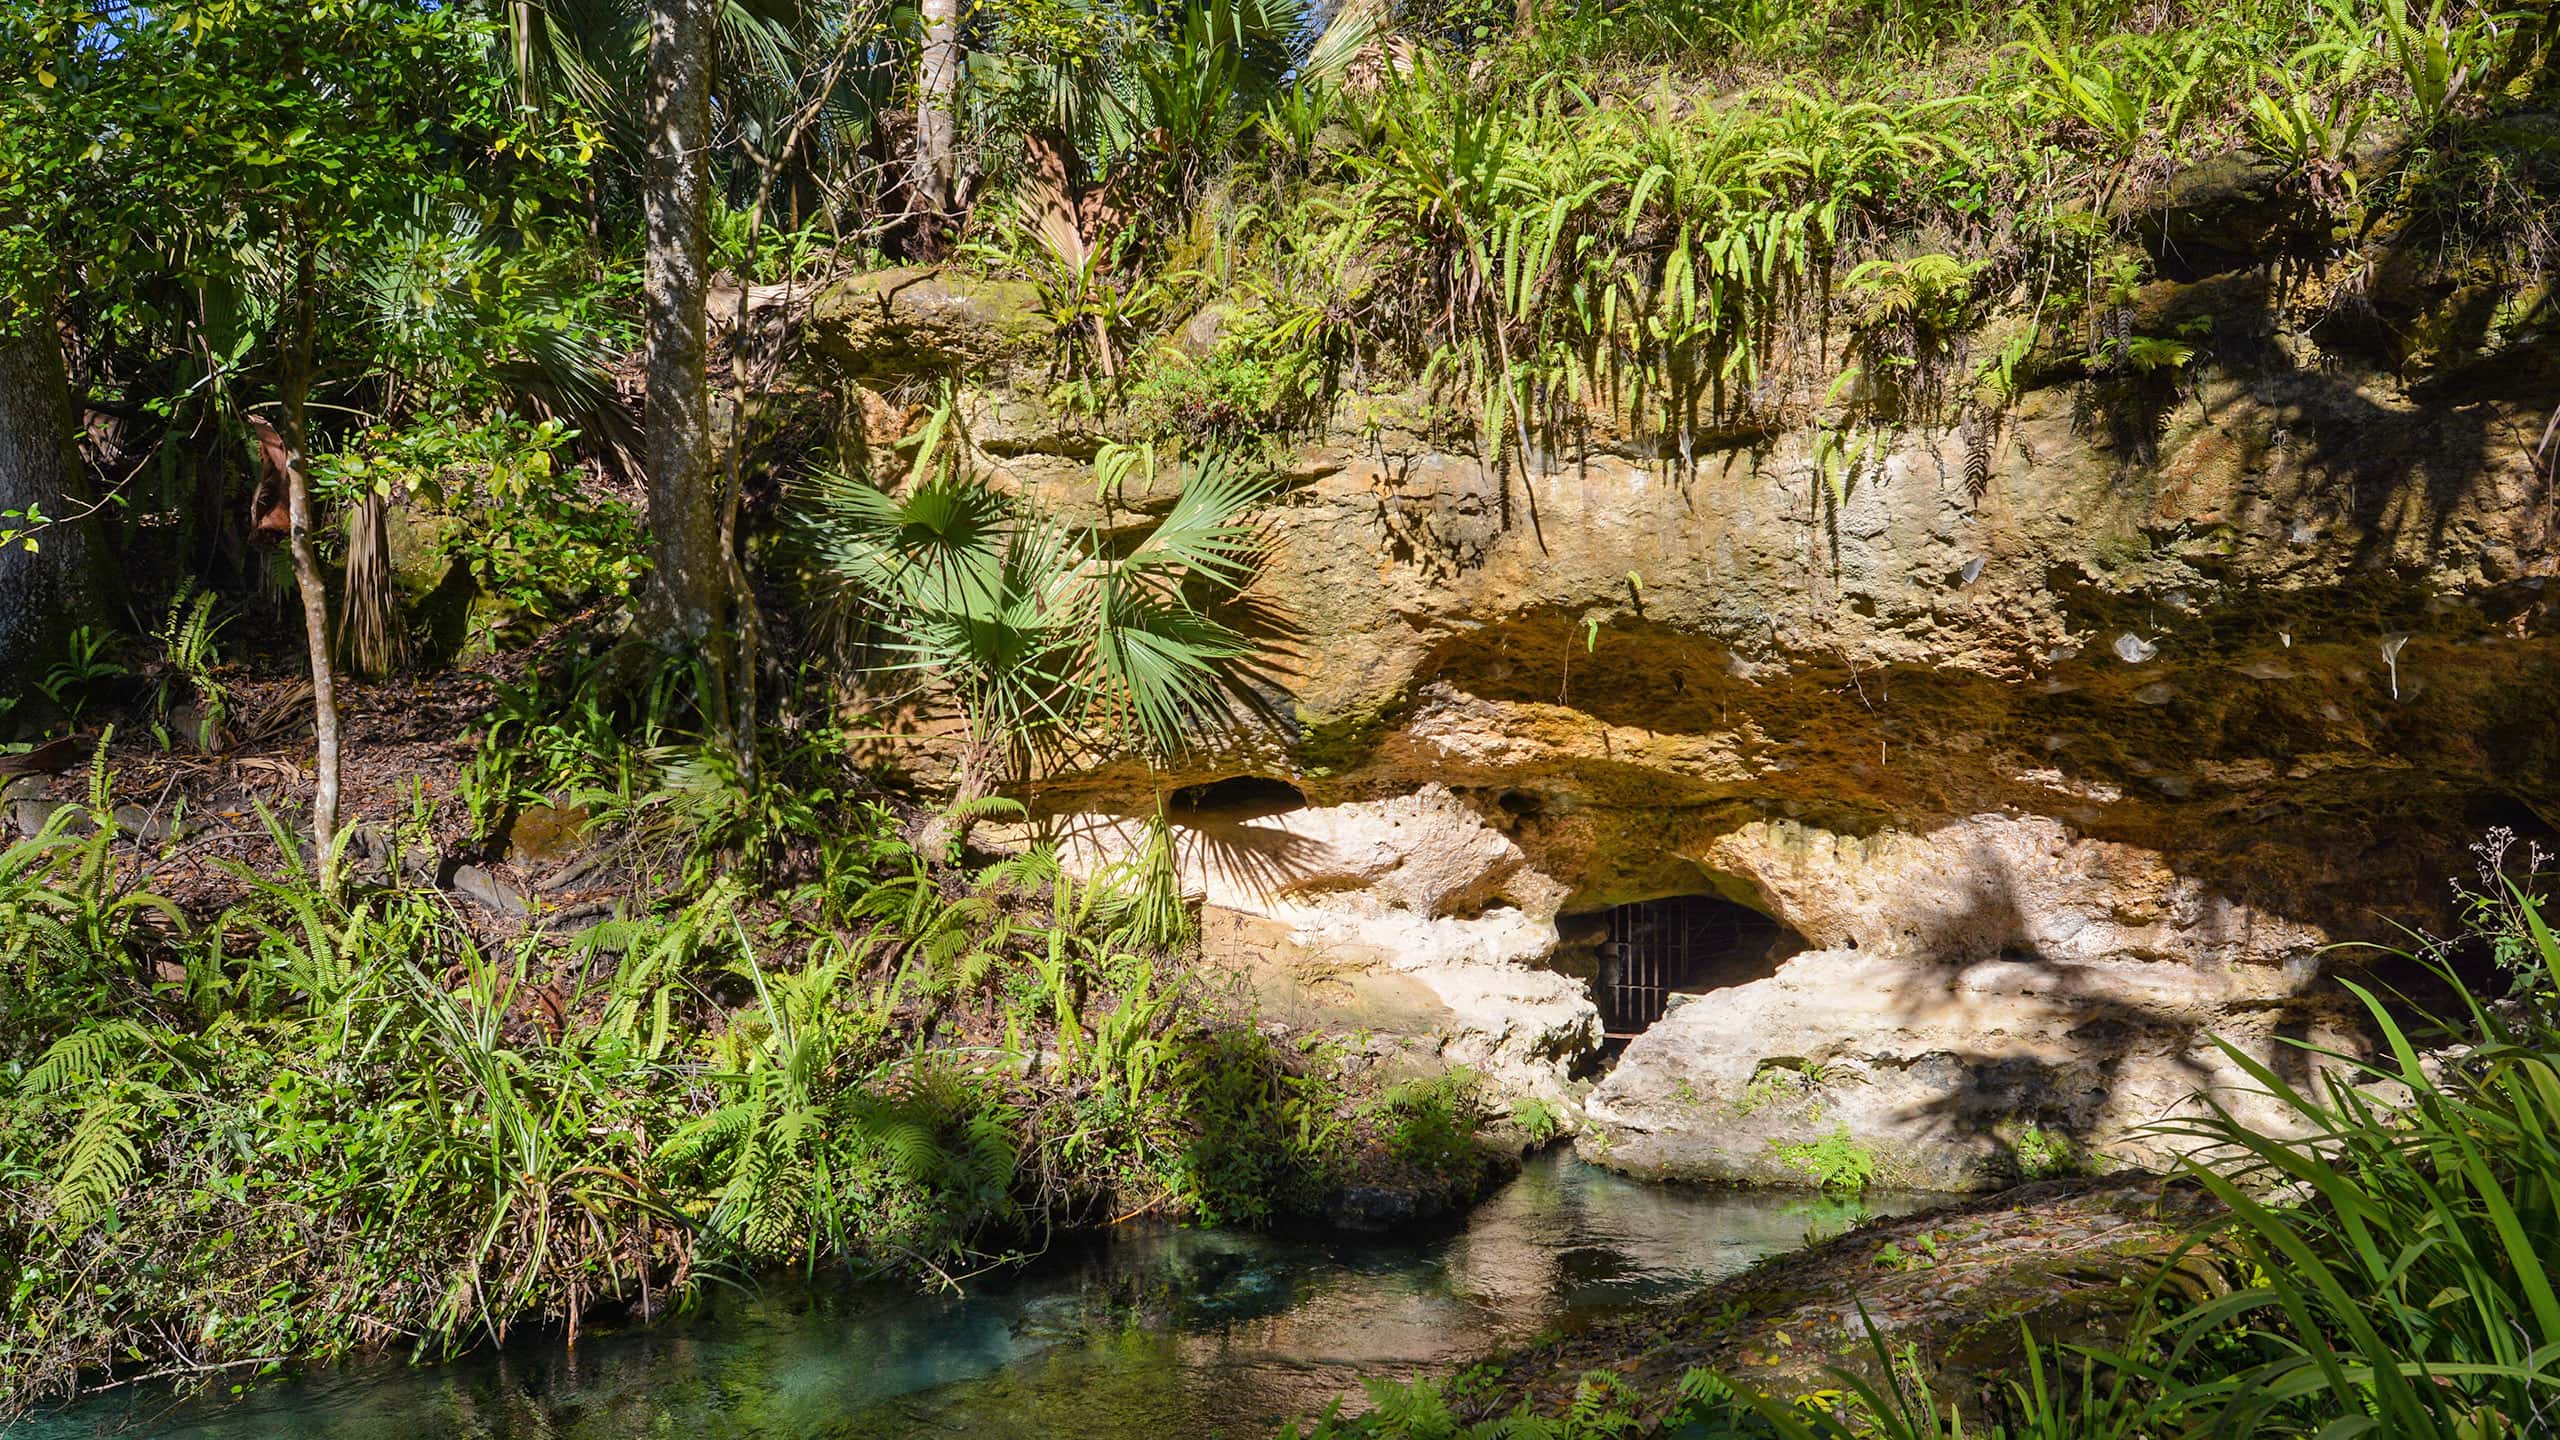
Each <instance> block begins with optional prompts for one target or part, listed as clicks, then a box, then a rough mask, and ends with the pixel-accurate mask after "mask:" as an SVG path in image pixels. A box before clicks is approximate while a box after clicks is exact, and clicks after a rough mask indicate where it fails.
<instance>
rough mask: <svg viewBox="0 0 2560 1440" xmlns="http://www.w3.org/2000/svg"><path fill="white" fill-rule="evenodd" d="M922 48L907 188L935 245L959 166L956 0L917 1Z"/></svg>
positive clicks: (947, 217) (955, 183)
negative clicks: (913, 148) (920, 6)
mask: <svg viewBox="0 0 2560 1440" xmlns="http://www.w3.org/2000/svg"><path fill="white" fill-rule="evenodd" d="M923 20H924V52H923V55H922V56H921V57H920V62H919V64H918V65H917V68H916V153H915V170H914V174H913V179H912V182H911V183H912V186H913V189H914V191H915V205H916V210H917V212H918V216H919V218H920V219H921V221H922V225H921V227H920V228H921V229H922V230H923V231H924V233H925V234H926V235H927V236H928V237H930V240H929V243H931V244H935V245H938V244H939V243H940V240H941V235H942V230H943V226H944V225H945V223H946V222H947V221H948V220H949V218H950V215H951V211H952V198H953V192H954V190H955V188H956V185H957V181H958V177H959V165H960V156H959V151H960V0H923Z"/></svg>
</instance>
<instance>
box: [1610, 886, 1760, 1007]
mask: <svg viewBox="0 0 2560 1440" xmlns="http://www.w3.org/2000/svg"><path fill="white" fill-rule="evenodd" d="M1608 921H1609V938H1608V939H1607V940H1604V941H1602V942H1601V945H1600V970H1599V974H1598V976H1597V977H1596V978H1595V980H1594V983H1593V988H1594V990H1595V991H1596V992H1597V993H1596V994H1595V995H1594V997H1593V998H1594V999H1595V1000H1597V1001H1598V1003H1599V1006H1600V1022H1601V1028H1602V1030H1603V1031H1604V1032H1605V1033H1606V1034H1607V1036H1608V1038H1609V1039H1611V1040H1616V1041H1625V1040H1631V1039H1634V1038H1635V1037H1636V1036H1637V1035H1638V1034H1640V1033H1642V1032H1643V1030H1644V1029H1645V1028H1646V1027H1647V1026H1649V1025H1651V1024H1653V1022H1654V1021H1656V1020H1659V1019H1661V1018H1662V1014H1663V1011H1665V1010H1666V1009H1668V1008H1670V1005H1671V997H1672V996H1674V995H1680V994H1695V993H1698V992H1700V991H1704V990H1716V989H1721V988H1723V987H1725V986H1727V985H1741V984H1745V983H1748V982H1750V981H1753V980H1760V979H1766V978H1767V977H1768V976H1770V975H1774V974H1776V973H1777V969H1778V962H1779V961H1780V960H1783V959H1785V958H1786V957H1787V956H1789V955H1791V954H1794V953H1795V952H1796V951H1798V950H1800V949H1802V948H1804V947H1803V942H1802V941H1801V940H1798V939H1797V938H1796V937H1795V935H1794V933H1793V932H1792V931H1789V930H1788V929H1787V928H1786V927H1785V926H1783V925H1781V924H1779V923H1778V922H1777V921H1775V920H1772V919H1770V918H1769V917H1768V916H1766V915H1763V914H1761V913H1760V912H1759V911H1757V910H1754V909H1752V908H1751V907H1749V906H1747V905H1737V904H1735V903H1733V902H1732V901H1730V900H1726V899H1722V898H1719V897H1717V896H1713V895H1675V896H1672V897H1671V898H1669V899H1667V900H1642V901H1638V902H1637V903H1635V904H1633V905H1621V906H1619V907H1617V908H1616V909H1614V910H1611V911H1610V912H1609V915H1608Z"/></svg>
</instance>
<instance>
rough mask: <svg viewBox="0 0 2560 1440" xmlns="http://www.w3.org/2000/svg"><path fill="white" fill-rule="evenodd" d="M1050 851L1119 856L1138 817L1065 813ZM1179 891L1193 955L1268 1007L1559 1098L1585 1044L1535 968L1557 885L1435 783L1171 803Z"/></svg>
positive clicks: (1586, 1037)
mask: <svg viewBox="0 0 2560 1440" xmlns="http://www.w3.org/2000/svg"><path fill="white" fill-rule="evenodd" d="M1051 830H1052V834H1053V838H1054V843H1055V844H1056V845H1057V847H1058V853H1059V858H1060V860H1061V862H1062V863H1063V864H1065V865H1066V866H1067V867H1068V868H1069V869H1070V870H1071V871H1073V872H1076V873H1080V874H1093V873H1097V872H1099V871H1102V870H1104V869H1106V868H1108V867H1109V866H1111V865H1113V864H1115V863H1117V862H1120V861H1122V860H1125V859H1126V858H1127V857H1128V856H1130V855H1132V854H1134V853H1135V852H1136V849H1137V847H1138V845H1139V844H1140V843H1141V841H1142V833H1143V823H1142V822H1140V821H1137V820H1132V819H1128V818H1122V817H1112V816H1104V815H1077V816H1070V817H1065V818H1064V819H1062V820H1059V821H1055V822H1053V823H1052V826H1051ZM1174 834H1175V844H1176V852H1177V855H1178V857H1179V862H1180V865H1181V868H1182V874H1183V877H1184V881H1185V884H1186V888H1187V889H1189V890H1190V891H1191V892H1192V893H1193V894H1195V895H1197V896H1199V897H1200V898H1201V900H1202V901H1203V904H1204V906H1205V907H1206V908H1207V910H1208V912H1209V921H1208V924H1207V927H1206V930H1207V942H1208V943H1207V947H1206V948H1207V950H1208V952H1209V956H1210V958H1211V959H1212V960H1213V961H1215V962H1217V963H1220V964H1222V965H1225V966H1226V967H1228V968H1230V969H1233V970H1236V971H1238V972H1239V973H1241V974H1243V975H1244V976H1245V977H1246V978H1247V979H1248V980H1249V981H1250V982H1251V983H1252V985H1253V986H1254V988H1255V989H1256V991H1257V992H1258V993H1259V994H1260V995H1261V997H1262V999H1263V1002H1264V1005H1265V1008H1266V1009H1268V1010H1270V1011H1272V1012H1274V1013H1276V1014H1278V1015H1279V1016H1280V1017H1281V1018H1283V1019H1287V1020H1291V1021H1294V1022H1296V1023H1300V1024H1305V1025H1309V1026H1311V1027H1314V1028H1324V1029H1330V1030H1335V1031H1340V1032H1348V1031H1352V1030H1358V1029H1375V1030H1383V1031H1386V1032H1388V1033H1392V1034H1397V1035H1402V1036H1407V1037H1413V1038H1416V1039H1418V1040H1420V1041H1422V1042H1423V1044H1422V1045H1421V1047H1420V1048H1422V1049H1424V1050H1426V1051H1428V1052H1429V1053H1431V1054H1433V1055H1434V1056H1436V1057H1437V1058H1438V1059H1439V1060H1440V1061H1442V1062H1444V1063H1446V1064H1452V1065H1464V1066H1467V1067H1469V1068H1471V1069H1474V1070H1476V1071H1478V1072H1479V1073H1481V1074H1482V1075H1484V1076H1485V1078H1486V1079H1487V1080H1489V1081H1491V1082H1492V1083H1493V1085H1494V1086H1495V1088H1496V1089H1497V1090H1498V1091H1499V1092H1502V1093H1506V1094H1510V1095H1516V1096H1536V1097H1539V1098H1541V1099H1545V1100H1549V1101H1558V1102H1561V1101H1563V1100H1564V1099H1566V1098H1567V1095H1568V1084H1567V1082H1568V1079H1569V1072H1570V1070H1571V1068H1572V1066H1573V1065H1574V1063H1575V1062H1576V1061H1578V1060H1579V1059H1581V1058H1582V1057H1583V1056H1585V1055H1587V1054H1588V1053H1589V1052H1590V1051H1591V1050H1592V1049H1593V1048H1594V1047H1595V1046H1597V1045H1598V1044H1599V1039H1600V1034H1599V1030H1600V1023H1599V1011H1598V1009H1597V1008H1596V1007H1595V1006H1594V1005H1593V1004H1592V1001H1591V997H1590V996H1589V994H1588V993H1587V992H1586V991H1585V990H1584V988H1583V986H1582V985H1581V984H1580V983H1579V982H1577V981H1574V980H1572V979H1569V978H1567V977H1566V976H1563V975H1559V974H1555V973H1553V972H1552V971H1548V970H1543V969H1539V968H1536V966H1537V964H1538V962H1541V961H1544V960H1545V959H1547V958H1548V956H1549V955H1551V954H1552V953H1553V951H1554V949H1555V946H1556V934H1557V932H1556V924H1555V913H1556V908H1557V906H1558V905H1559V904H1560V903H1561V902H1562V901H1563V899H1564V889H1563V887H1562V886H1560V885H1558V884H1556V882H1555V881H1553V880H1551V879H1549V878H1548V877H1546V876H1545V875H1542V874H1539V873H1538V872H1537V871H1535V870H1532V869H1530V868H1529V867H1528V865H1527V863H1526V857H1524V856H1523V855H1522V854H1521V852H1520V848H1519V847H1518V846H1517V845H1515V844H1513V843H1512V842H1511V841H1509V840H1508V839H1506V838H1504V837H1503V836H1502V835H1501V834H1500V833H1499V832H1497V831H1495V830H1494V829H1493V828H1491V827H1490V826H1488V825H1487V824H1485V822H1484V821H1483V820H1482V819H1481V818H1480V817H1478V816H1477V815H1476V813H1475V812H1474V811H1472V810H1470V809H1468V808H1467V807H1466V806H1465V805H1463V804H1461V803H1460V802H1459V801H1458V800H1457V799H1456V797H1454V796H1452V795H1451V794H1450V793H1449V792H1448V791H1447V790H1446V789H1444V788H1442V787H1439V786H1424V787H1423V788H1422V789H1421V790H1419V791H1417V792H1415V793H1414V794H1411V795H1403V796H1397V797H1394V798H1392V799H1388V800H1381V801H1370V802H1363V803H1358V804H1351V805H1338V806H1329V807H1324V808H1314V809H1293V810H1283V811H1279V812H1277V813H1271V812H1269V810H1268V809H1267V807H1262V808H1257V809H1255V810H1250V811H1246V812H1244V813H1240V814H1239V813H1226V814H1220V813H1215V812H1212V813H1208V814H1201V813H1198V812H1183V813H1182V816H1181V818H1178V819H1177V820H1176V821H1175V822H1174Z"/></svg>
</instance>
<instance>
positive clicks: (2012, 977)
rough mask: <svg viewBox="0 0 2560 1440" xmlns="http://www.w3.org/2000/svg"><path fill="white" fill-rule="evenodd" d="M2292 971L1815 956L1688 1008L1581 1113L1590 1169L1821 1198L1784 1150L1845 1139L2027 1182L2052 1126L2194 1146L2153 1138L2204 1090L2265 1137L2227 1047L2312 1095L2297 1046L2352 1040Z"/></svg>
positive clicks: (2122, 962)
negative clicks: (1788, 1187) (2022, 1163)
mask: <svg viewBox="0 0 2560 1440" xmlns="http://www.w3.org/2000/svg"><path fill="white" fill-rule="evenodd" d="M2296 988H2298V987H2297V986H2296V984H2294V983H2293V982H2290V981H2288V980H2287V979H2286V978H2285V976H2284V975H2283V973H2282V972H2260V971H2254V970H2250V969H2240V970H2220V971H2213V970H2204V969H2199V968H2198V967H2197V966H2195V965H2193V964H2189V963H2184V962H2177V961H2143V960H2133V959H2115V960H2088V961H2065V962H2046V961H2035V962H2030V961H2020V960H2003V959H1982V960H1976V961H1973V962H1970V963H1965V962H1954V963H1947V962H1938V961H1932V960H1928V959H1925V958H1918V957H1914V956H1910V955H1908V954H1902V955H1887V954H1879V953H1872V952H1866V951H1855V950H1816V951H1811V952H1808V953H1805V954H1802V955H1798V956H1796V957H1794V958H1793V959H1790V960H1788V961H1787V962H1786V963H1785V964H1784V965H1782V966H1781V967H1780V968H1779V971H1778V973H1777V974H1776V975H1775V976H1773V977H1771V978H1770V979H1767V980H1761V981H1755V982H1752V983H1750V984H1746V985H1739V986H1735V987H1732V988H1730V989H1726V990H1720V991H1717V992H1715V993H1714V994H1713V995H1712V996H1709V997H1705V998H1703V999H1700V1000H1697V1001H1693V1002H1691V1003H1689V1004H1686V1005H1681V1006H1678V1007H1676V1008H1674V1009H1673V1010H1672V1011H1671V1012H1670V1013H1669V1014H1668V1015H1666V1016H1665V1017H1664V1018H1663V1019H1662V1021H1661V1022H1660V1023H1658V1024H1656V1025H1655V1026H1653V1027H1652V1028H1651V1029H1650V1030H1647V1031H1646V1032H1645V1033H1644V1034H1643V1035H1642V1036H1640V1037H1638V1038H1637V1039H1636V1040H1635V1041H1634V1042H1633V1043H1632V1044H1630V1045H1629V1046H1628V1048H1627V1052H1626V1055H1625V1056H1624V1058H1623V1059H1621V1060H1620V1062H1619V1064H1618V1066H1617V1068H1616V1069H1615V1070H1613V1071H1612V1072H1611V1073H1610V1075H1609V1077H1608V1079H1607V1080H1605V1081H1604V1082H1603V1083H1602V1084H1601V1085H1600V1086H1599V1088H1598V1089H1596V1090H1595V1091H1594V1092H1593V1093H1592V1094H1591V1096H1590V1097H1589V1099H1588V1100H1587V1102H1586V1104H1585V1107H1584V1118H1585V1122H1586V1129H1585V1130H1584V1132H1583V1134H1582V1136H1581V1138H1580V1139H1579V1141H1578V1142H1577V1143H1578V1144H1579V1145H1580V1147H1581V1148H1582V1150H1583V1153H1584V1154H1586V1155H1588V1156H1590V1157H1591V1158H1593V1159H1596V1160H1599V1161H1601V1162H1602V1163H1604V1164H1607V1165H1610V1166H1612V1167H1614V1168H1618V1169H1623V1170H1628V1171H1631V1172H1634V1173H1638V1174H1645V1175H1655V1176H1676V1177H1680V1178H1684V1179H1695V1180H1721V1181H1749V1182H1760V1183H1775V1184H1799V1185H1801V1184H1807V1183H1810V1181H1811V1179H1812V1178H1813V1177H1812V1176H1810V1175H1808V1174H1807V1173H1805V1172H1804V1171H1802V1170H1800V1169H1797V1168H1795V1167H1792V1166H1790V1165H1789V1164H1788V1163H1787V1159H1786V1156H1785V1153H1784V1150H1783V1148H1782V1147H1785V1146H1788V1145H1795V1144H1805V1143H1810V1142H1815V1141H1819V1140H1821V1139H1823V1138H1824V1137H1826V1136H1830V1135H1832V1134H1834V1133H1835V1132H1840V1131H1845V1132H1846V1134H1847V1136H1848V1137H1849V1139H1851V1140H1852V1141H1854V1142H1855V1143H1856V1144H1858V1145H1860V1146H1862V1147H1864V1148H1865V1149H1866V1150H1867V1151H1868V1152H1869V1153H1870V1154H1871V1155H1872V1156H1873V1157H1874V1159H1875V1162H1876V1175H1875V1179H1876V1181H1877V1183H1880V1184H1890V1185H1905V1186H1916V1187H1920V1188H1926V1189H1947V1190H1964V1189H1979V1188H1985V1187H1989V1186H1994V1185H1998V1184H2002V1183H2006V1182H2007V1181H2009V1180H2011V1179H2013V1178H2015V1177H2016V1175H2017V1163H2016V1155H2017V1149H2018V1146H2019V1145H2020V1144H2021V1143H2022V1142H2023V1141H2024V1140H2025V1137H2026V1130H2027V1127H2029V1126H2035V1127H2037V1128H2039V1129H2040V1130H2041V1131H2042V1132H2044V1133H2045V1135H2047V1136H2048V1137H2056V1138H2064V1139H2067V1140H2069V1141H2071V1142H2072V1143H2074V1144H2075V1145H2078V1146H2083V1147H2085V1148H2086V1149H2087V1150H2088V1151H2091V1152H2094V1153H2095V1155H2096V1156H2098V1157H2101V1158H2103V1159H2105V1160H2108V1161H2113V1162H2119V1163H2133V1164H2144V1165H2159V1164H2163V1163H2166V1162H2167V1161H2169V1160H2170V1159H2171V1158H2172V1157H2173V1156H2174V1155H2175V1154H2176V1153H2177V1152H2178V1150H2179V1149H2180V1148H2181V1147H2180V1145H2179V1144H2178V1143H2177V1141H2176V1138H2175V1137H2172V1136H2166V1135H2158V1134H2153V1133H2149V1132H2148V1131H2147V1130H2146V1129H2145V1127H2147V1126H2150V1125H2152V1124H2154V1123H2155V1122H2159V1121H2162V1120H2168V1119H2172V1118H2174V1117H2176V1116H2179V1115H2192V1114H2195V1113H2198V1106H2197V1103H2196V1100H2195V1098H2194V1097H2196V1096H2197V1095H2198V1094H2199V1093H2200V1092H2201V1093H2205V1094H2210V1095H2212V1096H2213V1097H2214V1098H2215V1099H2216V1100H2218V1101H2220V1102H2221V1103H2223V1104H2224V1105H2226V1106H2228V1107H2230V1108H2232V1109H2233V1110H2234V1111H2235V1113H2237V1114H2239V1115H2240V1116H2241V1117H2242V1118H2243V1119H2247V1120H2253V1121H2254V1122H2255V1123H2257V1124H2259V1125H2260V1126H2261V1127H2276V1126H2279V1125H2280V1124H2281V1118H2282V1117H2281V1115H2280V1113H2279V1112H2278V1111H2276V1110H2275V1109H2273V1108H2272V1107H2271V1106H2268V1105H2267V1104H2265V1103H2264V1102H2263V1101H2259V1100H2257V1099H2255V1098H2254V1096H2253V1090H2254V1082H2253V1081H2251V1080H2250V1079H2249V1077H2248V1075H2247V1073H2246V1072H2245V1071H2244V1070H2242V1069H2241V1068H2240V1067H2239V1066H2238V1065H2237V1064H2235V1063H2234V1062H2233V1061H2232V1060H2231V1058H2230V1057H2229V1056H2228V1055H2226V1054H2224V1053H2223V1052H2222V1051H2221V1049H2220V1048H2219V1047H2217V1046H2216V1045H2215V1044H2214V1043H2213V1039H2212V1037H2213V1036H2215V1035H2219V1036H2221V1037H2222V1038H2223V1039H2224V1040H2226V1041H2228V1042H2230V1043H2231V1044H2233V1045H2235V1046H2236V1047H2238V1048H2239V1049H2241V1050H2242V1051H2243V1052H2244V1053H2247V1054H2250V1055H2251V1056H2252V1057H2253V1058H2254V1059H2257V1060H2258V1061H2260V1062H2261V1063H2266V1064H2270V1065H2273V1066H2275V1067H2277V1069H2278V1073H2280V1074H2288V1075H2289V1076H2291V1077H2292V1078H2294V1079H2296V1080H2297V1081H2298V1080H2300V1079H2301V1078H2303V1075H2304V1067H2305V1065H2306V1064H2307V1060H2306V1057H2305V1056H2304V1054H2303V1052H2302V1051H2300V1050H2299V1049H2297V1048H2295V1047H2293V1046H2291V1045H2288V1044H2286V1043H2284V1039H2283V1038H2280V1037H2290V1038H2291V1039H2295V1040H2303V1041H2308V1042H2311V1043H2314V1044H2322V1045H2331V1046H2345V1047H2348V1048H2352V1047H2353V1046H2354V1045H2355V1044H2356V1043H2357V1041H2356V1030H2355V1026H2354V1023H2353V1017H2352V1016H2351V1015H2350V1014H2349V1013H2348V1011H2347V1009H2346V1007H2345V1006H2344V1005H2342V1004H2340V1003H2338V1002H2337V1001H2336V1000H2334V999H2328V1000H2322V999H2311V998H2298V997H2296V996H2295V995H2294V993H2293V992H2294V990H2295V989H2296Z"/></svg>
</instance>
